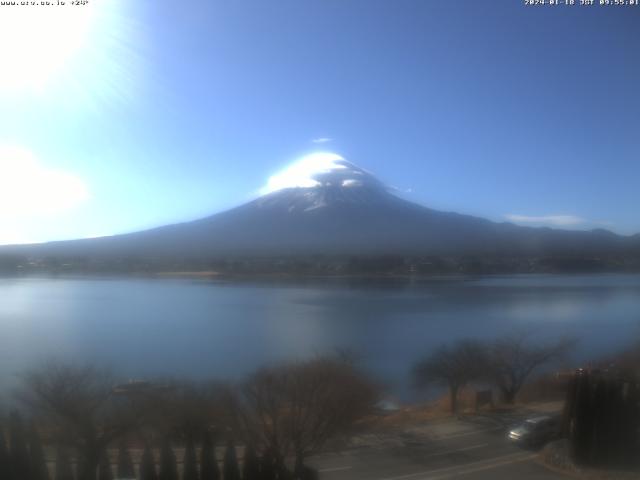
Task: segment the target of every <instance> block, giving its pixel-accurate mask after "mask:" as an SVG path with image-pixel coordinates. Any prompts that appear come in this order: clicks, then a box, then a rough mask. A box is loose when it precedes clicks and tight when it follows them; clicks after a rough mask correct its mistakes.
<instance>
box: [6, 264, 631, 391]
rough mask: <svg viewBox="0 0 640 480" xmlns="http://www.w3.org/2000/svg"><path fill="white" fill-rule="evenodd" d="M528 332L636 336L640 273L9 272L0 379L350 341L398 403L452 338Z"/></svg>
mask: <svg viewBox="0 0 640 480" xmlns="http://www.w3.org/2000/svg"><path fill="white" fill-rule="evenodd" d="M520 328H531V329H533V330H535V332H536V334H537V335H538V336H539V337H552V338H553V337H557V336H560V335H565V334H570V335H575V336H577V337H579V339H580V343H579V345H578V347H577V348H576V350H575V352H574V360H575V361H585V360H587V359H597V358H598V357H600V356H603V355H605V354H607V353H610V352H614V351H616V350H618V349H622V348H624V347H626V346H627V345H629V343H630V342H631V341H632V340H633V339H635V338H640V276H638V275H590V276H546V275H535V276H505V277H483V278H474V279H442V280H422V281H414V282H409V281H385V282H362V281H346V280H335V281H333V280H331V281H329V280H318V281H306V282H302V283H294V282H290V283H276V282H267V281H264V282H219V281H208V280H183V279H180V280H174V279H137V278H125V279H122V278H120V279H116V278H105V279H97V278H5V279H0V383H1V384H3V385H7V384H10V383H11V382H12V381H13V379H15V376H14V375H15V374H18V373H20V372H22V371H24V370H25V369H26V368H28V367H30V366H32V365H34V364H36V363H38V362H41V361H43V360H46V359H48V358H61V359H73V360H77V361H84V362H91V363H98V364H104V365H107V366H109V367H111V368H113V369H114V370H115V371H117V372H119V373H120V374H121V375H123V376H126V377H130V378H138V377H143V376H155V375H188V376H191V377H195V378H207V377H218V378H240V377H241V376H243V375H245V374H247V373H248V372H250V371H252V370H253V369H255V368H256V367H258V366H261V365H264V364H267V363H270V362H276V361H280V360H284V359H289V358H302V357H305V356H310V355H314V354H316V353H321V352H325V351H329V350H332V349H334V348H350V349H353V350H355V351H357V352H358V353H359V354H360V355H361V356H362V361H363V364H364V365H365V366H366V368H367V369H369V370H370V371H371V372H372V373H374V374H375V375H376V376H378V377H379V378H380V379H382V380H383V381H384V382H386V383H387V384H388V385H389V386H390V387H391V388H392V389H393V391H394V392H395V393H396V394H397V395H400V396H402V397H407V396H409V395H410V392H411V390H410V387H409V370H410V367H411V365H412V363H413V362H415V361H416V360H417V359H419V358H420V357H421V356H423V355H424V354H426V353H429V352H430V351H431V350H432V349H434V348H436V347H437V346H438V345H440V344H442V343H443V342H447V341H450V340H453V339H457V338H461V337H475V338H480V339H491V338H493V337H495V336H497V335H500V334H501V333H504V332H508V331H512V330H515V329H520Z"/></svg>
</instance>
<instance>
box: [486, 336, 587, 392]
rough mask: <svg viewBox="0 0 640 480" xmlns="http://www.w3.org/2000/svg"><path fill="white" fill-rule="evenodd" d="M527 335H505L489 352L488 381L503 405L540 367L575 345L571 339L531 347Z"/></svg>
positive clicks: (536, 344) (494, 343) (562, 354)
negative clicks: (500, 397)
mask: <svg viewBox="0 0 640 480" xmlns="http://www.w3.org/2000/svg"><path fill="white" fill-rule="evenodd" d="M531 337H532V335H531V333H530V332H528V331H521V332H516V333H512V334H508V335H505V336H503V337H501V338H499V339H497V340H495V341H494V342H493V343H492V344H491V346H490V348H489V370H488V374H489V379H491V380H492V381H493V382H495V384H496V386H497V387H498V388H499V389H500V393H501V395H502V399H503V401H504V402H505V403H509V404H512V403H514V402H515V399H516V395H517V394H518V392H519V391H520V389H521V388H522V386H523V385H524V384H525V382H526V380H527V378H528V377H529V375H531V373H532V372H533V371H534V370H535V369H537V368H539V367H541V366H542V365H544V364H547V363H549V362H552V361H554V360H558V359H560V358H562V357H563V356H564V355H565V354H566V353H567V352H568V351H569V350H570V349H571V348H572V347H573V346H574V345H575V343H576V341H575V339H572V338H561V339H559V340H557V341H554V342H547V343H533V342H532V338H531Z"/></svg>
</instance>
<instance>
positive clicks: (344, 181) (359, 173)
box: [260, 152, 384, 195]
mask: <svg viewBox="0 0 640 480" xmlns="http://www.w3.org/2000/svg"><path fill="white" fill-rule="evenodd" d="M362 186H376V187H379V188H384V187H383V185H382V183H380V182H379V181H378V180H377V179H376V178H375V177H374V176H373V175H371V174H370V173H368V172H367V171H365V170H363V169H361V168H360V167H358V166H356V165H354V164H353V163H351V162H349V161H347V160H345V159H344V157H342V156H340V155H338V154H336V153H330V152H318V153H312V154H310V155H307V156H305V157H302V158H301V159H300V160H298V161H297V162H294V163H293V164H291V165H289V166H288V167H287V168H285V169H284V170H282V171H281V172H279V173H277V174H275V175H273V176H272V177H270V178H269V181H268V182H267V185H265V186H264V187H263V188H262V189H261V190H260V193H261V194H263V195H266V194H270V193H274V192H277V191H280V190H285V189H289V188H313V187H362Z"/></svg>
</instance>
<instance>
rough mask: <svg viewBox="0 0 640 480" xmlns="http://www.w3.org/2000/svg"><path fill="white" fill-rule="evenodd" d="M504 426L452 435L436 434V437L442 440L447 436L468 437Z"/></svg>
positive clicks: (495, 430) (494, 430)
mask: <svg viewBox="0 0 640 480" xmlns="http://www.w3.org/2000/svg"><path fill="white" fill-rule="evenodd" d="M502 428H503V427H493V428H485V429H482V430H472V431H470V432H463V433H453V434H451V435H434V438H435V439H437V440H442V439H447V438H457V437H466V436H467V435H476V434H478V433H486V432H497V431H498V430H502Z"/></svg>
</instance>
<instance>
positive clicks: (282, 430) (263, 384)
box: [237, 356, 378, 468]
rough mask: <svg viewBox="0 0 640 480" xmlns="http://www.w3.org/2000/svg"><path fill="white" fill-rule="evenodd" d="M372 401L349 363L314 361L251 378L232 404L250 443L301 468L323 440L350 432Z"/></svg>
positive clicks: (374, 394)
mask: <svg viewBox="0 0 640 480" xmlns="http://www.w3.org/2000/svg"><path fill="white" fill-rule="evenodd" d="M377 399H378V391H377V388H376V386H375V385H374V384H373V382H371V381H370V380H369V379H368V378H367V376H366V375H364V374H363V373H362V372H360V371H359V370H358V369H357V368H356V367H355V366H354V365H353V364H352V363H350V362H345V361H344V360H343V359H340V358H338V357H336V356H326V357H317V358H314V359H312V360H308V361H305V362H298V363H293V364H289V365H284V366H281V367H275V368H268V369H263V370H261V371H259V372H258V373H256V374H254V375H253V376H252V377H251V378H250V379H249V381H248V382H247V383H246V384H245V386H244V388H243V389H242V391H241V392H240V396H239V398H238V400H237V402H238V403H237V407H238V418H239V419H240V421H241V423H242V427H243V430H244V431H245V432H248V433H249V437H250V439H249V440H250V443H252V444H254V445H255V444H260V445H262V446H263V447H264V448H265V450H266V451H269V452H273V455H274V456H275V457H277V458H280V459H281V458H282V457H285V456H288V455H290V454H293V455H295V458H296V465H297V466H298V467H299V468H300V467H302V466H303V464H304V459H305V458H306V457H307V456H308V455H310V454H312V453H314V452H317V451H319V450H320V449H322V448H323V447H324V446H325V445H326V443H327V442H328V441H330V440H332V439H334V438H336V437H338V436H342V435H348V434H350V433H352V432H353V428H354V426H355V425H356V423H357V422H358V421H359V420H361V419H362V418H363V417H365V416H366V415H367V414H369V413H370V412H371V411H372V408H373V407H374V406H375V404H376V402H377ZM277 458H276V460H277Z"/></svg>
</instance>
